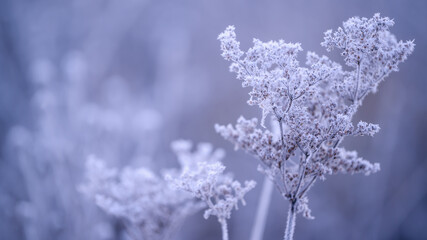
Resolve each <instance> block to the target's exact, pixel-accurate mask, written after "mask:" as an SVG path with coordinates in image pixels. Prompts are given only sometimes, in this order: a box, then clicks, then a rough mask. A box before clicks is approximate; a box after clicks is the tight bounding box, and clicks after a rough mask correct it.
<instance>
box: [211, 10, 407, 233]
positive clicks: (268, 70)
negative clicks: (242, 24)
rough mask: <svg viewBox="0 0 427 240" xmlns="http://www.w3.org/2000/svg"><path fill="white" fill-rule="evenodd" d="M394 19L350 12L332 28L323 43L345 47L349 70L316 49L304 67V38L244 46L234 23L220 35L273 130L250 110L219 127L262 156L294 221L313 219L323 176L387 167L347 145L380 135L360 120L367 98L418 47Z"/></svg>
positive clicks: (253, 102)
mask: <svg viewBox="0 0 427 240" xmlns="http://www.w3.org/2000/svg"><path fill="white" fill-rule="evenodd" d="M393 24H394V22H393V21H392V20H390V19H389V18H387V17H380V15H379V14H375V15H374V16H373V18H370V19H367V18H359V17H354V18H350V19H349V20H347V21H346V22H344V23H343V27H342V28H338V30H337V31H335V32H334V31H332V30H328V31H326V32H325V38H324V42H322V46H324V47H326V49H327V50H328V51H331V50H333V49H335V48H337V49H340V50H341V51H342V56H344V60H345V63H346V65H347V66H348V67H350V69H349V70H344V68H343V67H342V66H341V65H340V64H338V63H336V62H333V61H331V60H330V59H329V58H327V57H326V56H318V55H317V54H315V53H313V52H308V53H307V58H306V59H307V60H306V64H307V66H306V67H302V66H300V63H299V62H298V61H297V54H298V53H299V52H301V51H302V48H301V45H300V44H299V43H286V42H284V41H283V40H279V41H270V42H261V41H260V40H258V39H254V40H253V47H252V48H250V49H249V50H248V51H247V52H243V51H242V50H240V48H239V45H240V44H239V42H238V41H237V40H236V34H235V32H234V31H235V28H234V27H233V26H229V27H228V28H227V29H226V30H225V31H224V32H223V33H221V34H220V35H219V37H218V39H219V40H220V42H221V50H222V56H223V57H224V59H225V60H227V61H231V65H230V71H231V72H235V73H236V74H237V79H238V80H241V81H242V86H243V87H250V88H251V91H250V93H249V95H250V99H249V101H248V104H249V105H258V106H259V107H260V108H261V110H262V120H261V126H262V127H264V128H265V124H264V123H265V118H266V116H267V115H268V114H271V116H272V120H273V123H272V130H273V131H269V130H261V129H259V128H257V125H258V121H257V119H251V120H247V119H245V118H243V117H240V118H239V119H238V120H237V124H236V125H235V126H233V125H230V124H229V125H227V126H221V125H215V129H216V131H217V132H218V133H219V134H221V136H223V137H224V138H225V139H227V140H229V141H230V142H232V143H233V144H234V145H235V146H236V148H241V149H243V150H245V151H247V152H248V153H250V154H252V155H254V156H255V157H256V158H258V159H259V160H261V163H262V164H261V166H260V168H259V170H261V171H262V172H263V173H265V174H267V176H268V177H269V178H270V179H272V180H273V182H274V183H275V184H276V187H277V188H278V189H279V191H280V192H281V194H282V196H283V197H284V198H285V199H287V200H289V202H290V211H289V216H288V226H289V228H293V226H294V222H293V221H295V214H296V213H303V215H304V216H305V217H307V218H312V217H311V214H310V210H309V208H308V206H307V203H308V198H307V196H306V192H307V191H308V190H309V189H310V187H311V186H312V185H313V184H314V182H315V181H316V180H317V179H325V176H326V175H330V174H336V173H350V174H353V173H364V174H366V175H368V174H371V173H375V172H377V171H379V164H378V163H375V164H372V163H370V162H368V161H366V160H364V159H362V158H360V157H358V156H357V153H356V152H354V151H347V150H345V149H344V148H341V147H339V144H340V143H341V142H342V140H343V139H344V138H345V137H346V136H364V135H367V136H373V135H374V134H375V133H376V132H378V131H379V129H380V128H379V126H378V125H376V124H371V123H366V122H363V121H361V122H359V123H358V124H357V125H356V126H354V125H353V122H352V119H353V116H354V114H355V113H356V111H357V109H358V108H359V107H360V106H361V103H362V100H363V98H364V97H365V96H366V95H367V94H368V93H370V92H375V91H376V89H377V86H378V84H379V82H381V81H382V80H383V79H384V78H385V77H387V76H388V75H389V74H390V73H391V72H392V71H397V70H398V64H399V63H401V62H403V61H405V60H406V58H407V57H408V55H410V54H411V53H412V51H413V49H414V43H413V41H406V42H403V41H397V40H396V38H395V37H394V36H393V35H392V34H391V33H390V32H389V28H390V27H391V26H392V25H393ZM276 126H278V127H276ZM275 129H278V130H277V131H275ZM289 221H290V222H289ZM287 229H288V228H287ZM292 235H293V230H289V231H288V230H287V232H286V233H285V239H290V238H292Z"/></svg>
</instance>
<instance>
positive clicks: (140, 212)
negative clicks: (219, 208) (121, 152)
mask: <svg viewBox="0 0 427 240" xmlns="http://www.w3.org/2000/svg"><path fill="white" fill-rule="evenodd" d="M87 178H88V181H87V183H86V184H85V185H83V186H82V187H81V190H82V192H84V193H85V194H86V195H88V196H90V197H92V198H93V199H94V200H95V202H96V204H97V205H98V206H99V207H100V208H101V209H103V210H104V211H105V212H107V213H108V214H110V215H112V216H115V217H117V218H119V219H122V220H124V222H125V224H126V229H127V231H128V233H129V235H130V237H132V238H133V239H169V238H170V236H171V234H173V233H175V232H174V231H175V230H176V229H177V228H178V227H179V226H180V223H181V222H182V220H183V219H184V218H185V217H187V216H188V215H190V214H193V213H195V212H196V211H198V210H200V209H201V208H202V207H203V206H204V205H203V204H201V203H200V202H198V201H195V200H193V198H192V197H191V195H189V194H187V193H185V192H182V191H179V190H175V189H174V188H172V186H171V184H170V183H169V182H168V181H166V180H165V178H164V177H163V178H160V177H159V176H157V175H156V174H154V173H153V172H152V171H150V170H149V169H146V168H139V169H130V168H125V169H124V170H122V171H121V172H118V171H117V169H110V168H107V167H106V166H105V164H104V162H103V161H101V160H99V159H97V158H95V157H93V156H92V157H90V158H89V159H88V161H87Z"/></svg>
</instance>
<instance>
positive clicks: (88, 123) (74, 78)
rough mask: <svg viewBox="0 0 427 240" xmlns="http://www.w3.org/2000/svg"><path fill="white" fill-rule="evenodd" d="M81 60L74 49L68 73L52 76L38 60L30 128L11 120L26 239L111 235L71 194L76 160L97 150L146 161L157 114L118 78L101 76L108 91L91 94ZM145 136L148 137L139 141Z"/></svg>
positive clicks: (80, 167) (80, 165)
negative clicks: (22, 185)
mask: <svg viewBox="0 0 427 240" xmlns="http://www.w3.org/2000/svg"><path fill="white" fill-rule="evenodd" d="M86 67H87V66H86V65H85V63H84V59H82V58H79V55H78V54H77V53H75V54H72V55H71V56H70V58H69V59H67V61H66V64H65V66H64V69H63V71H64V72H65V75H66V76H67V78H66V79H64V80H65V81H55V80H54V79H52V71H54V70H55V69H54V68H53V66H52V65H51V64H50V63H49V62H47V61H39V62H36V63H35V65H34V68H33V69H34V74H33V76H35V78H34V79H35V85H36V88H37V89H38V90H37V91H36V92H35V94H34V97H33V101H32V105H33V111H34V114H36V115H37V120H36V122H35V123H34V130H31V129H27V128H24V127H20V126H16V127H15V128H14V129H13V130H12V131H11V135H10V139H11V144H12V145H13V149H15V150H14V151H16V154H17V156H18V159H17V160H18V161H19V166H20V168H21V171H22V172H23V176H24V177H25V178H24V181H25V184H26V185H27V186H28V191H29V195H28V200H27V201H24V202H21V203H20V205H19V208H18V211H19V213H20V214H21V216H22V218H23V221H24V222H25V223H26V225H25V229H26V230H25V231H26V235H27V236H26V237H27V238H28V239H49V238H62V239H66V238H68V237H71V238H82V239H84V238H90V239H98V238H105V237H107V238H111V237H112V236H108V234H109V233H111V234H112V233H113V232H114V231H113V228H114V227H113V226H109V223H108V221H106V220H102V217H101V216H99V214H98V213H97V211H96V209H95V208H93V207H91V206H90V205H88V204H87V202H86V201H83V200H82V199H81V198H74V197H73V196H75V195H76V194H78V193H77V190H76V186H77V185H78V184H79V182H80V181H81V180H80V179H81V177H82V176H83V172H84V161H82V160H79V159H85V158H86V156H88V155H89V154H97V155H99V156H101V157H102V158H104V159H106V160H107V162H109V163H114V164H118V163H117V162H115V161H116V159H122V158H123V159H129V160H128V164H134V163H135V162H138V163H139V164H142V163H145V164H149V156H150V153H151V152H152V151H153V149H154V148H155V145H156V138H155V135H154V133H155V131H156V129H157V128H158V127H159V126H160V125H159V124H160V123H161V118H160V115H159V114H158V113H157V112H156V111H154V110H151V109H144V108H143V107H142V106H141V105H140V104H139V103H140V100H139V97H136V96H132V93H131V92H130V91H129V89H127V88H126V85H124V84H123V82H122V81H121V80H118V79H115V78H112V79H108V80H106V81H105V82H104V83H103V86H102V87H103V88H104V89H105V90H104V91H102V92H103V93H104V94H105V95H99V94H97V95H95V94H93V93H92V92H91V90H92V89H93V88H91V87H90V86H88V85H89V84H90V83H91V82H88V81H85V69H86ZM147 137H150V139H151V141H150V142H146V141H144V139H145V138H147ZM99 139H102V141H100V140H99ZM88 224H101V227H100V228H101V229H98V228H97V227H94V228H91V229H89V230H88V229H87V226H88ZM71 226H72V227H71ZM105 228H106V229H107V230H105ZM108 228H110V230H108ZM68 231H72V232H68ZM73 236H74V237H73ZM77 236H78V237H77Z"/></svg>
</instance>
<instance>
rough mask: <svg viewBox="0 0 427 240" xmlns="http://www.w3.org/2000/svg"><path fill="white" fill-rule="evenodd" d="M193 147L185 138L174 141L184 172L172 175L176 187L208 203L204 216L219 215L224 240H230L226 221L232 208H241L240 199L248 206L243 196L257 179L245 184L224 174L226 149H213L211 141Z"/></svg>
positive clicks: (174, 147) (253, 185)
mask: <svg viewBox="0 0 427 240" xmlns="http://www.w3.org/2000/svg"><path fill="white" fill-rule="evenodd" d="M191 146H192V145H191V143H190V142H188V141H183V140H182V141H178V142H174V143H173V149H174V150H175V152H176V154H177V156H178V159H179V160H180V163H181V165H182V171H181V172H180V174H179V175H178V177H177V178H173V177H172V176H171V177H170V178H171V179H173V183H174V184H175V186H176V188H178V189H181V190H184V191H187V192H189V193H191V194H192V195H193V196H194V197H196V198H197V199H200V200H201V201H203V202H204V203H206V205H207V209H206V211H205V213H204V217H205V218H206V219H207V218H208V217H209V216H211V215H213V216H216V217H217V219H218V221H219V222H220V224H221V226H222V231H223V240H225V239H228V232H227V222H226V220H227V219H229V218H230V217H231V211H232V210H233V209H237V208H238V203H239V202H241V203H242V204H243V205H245V200H244V198H243V197H244V196H245V194H246V193H247V192H249V191H250V190H251V189H253V188H254V187H255V182H254V181H245V183H244V184H243V185H242V184H241V183H240V182H238V181H236V180H234V179H233V176H232V175H231V174H226V173H224V170H225V166H224V165H223V164H222V163H221V160H222V158H223V157H224V153H223V151H222V150H215V151H213V148H212V146H211V145H210V144H206V143H203V144H199V145H198V147H197V150H196V151H194V152H191Z"/></svg>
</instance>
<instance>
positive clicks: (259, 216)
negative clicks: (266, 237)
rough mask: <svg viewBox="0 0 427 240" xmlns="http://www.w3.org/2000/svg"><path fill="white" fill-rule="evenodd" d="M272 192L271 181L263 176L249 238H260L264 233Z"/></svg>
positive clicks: (254, 239)
mask: <svg viewBox="0 0 427 240" xmlns="http://www.w3.org/2000/svg"><path fill="white" fill-rule="evenodd" d="M272 192H273V182H272V181H271V180H270V179H269V178H268V177H267V176H265V177H264V183H263V185H262V192H261V196H260V197H259V203H258V209H257V213H256V218H255V223H254V226H253V228H252V233H251V240H261V239H262V235H263V233H264V227H265V222H266V219H267V214H268V207H269V206H270V200H271V193H272Z"/></svg>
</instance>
